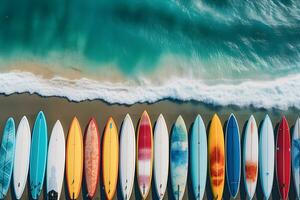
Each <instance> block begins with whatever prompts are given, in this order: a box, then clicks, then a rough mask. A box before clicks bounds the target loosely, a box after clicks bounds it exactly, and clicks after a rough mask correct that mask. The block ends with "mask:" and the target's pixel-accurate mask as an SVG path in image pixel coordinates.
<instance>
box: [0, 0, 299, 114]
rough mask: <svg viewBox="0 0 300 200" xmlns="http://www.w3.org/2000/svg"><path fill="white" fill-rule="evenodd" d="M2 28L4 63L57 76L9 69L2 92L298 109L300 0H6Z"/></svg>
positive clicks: (2, 76) (0, 9)
mask: <svg viewBox="0 0 300 200" xmlns="http://www.w3.org/2000/svg"><path fill="white" fill-rule="evenodd" d="M0 27H1V28H0V69H5V72H7V68H9V67H11V66H13V67H16V66H17V68H18V69H22V67H23V66H22V65H23V63H26V64H27V65H28V63H29V64H31V63H33V64H37V65H35V66H38V67H41V68H43V67H46V68H48V69H50V70H51V68H53V69H54V68H55V70H53V71H54V72H55V74H56V73H57V76H60V77H55V78H54V79H50V80H48V79H47V80H45V78H44V79H43V78H41V77H39V76H35V74H28V73H24V72H23V73H22V72H19V73H12V72H11V73H4V70H3V71H2V73H0V80H1V83H2V87H0V93H4V94H12V93H14V92H30V93H38V94H40V95H43V96H53V95H55V96H63V97H67V98H68V99H70V100H74V101H82V100H86V99H102V100H105V101H107V102H110V103H125V104H132V103H136V102H156V101H158V100H161V99H165V98H168V99H176V100H180V101H188V100H196V101H201V102H205V103H210V104H217V105H228V104H234V105H238V106H248V105H252V106H255V107H264V108H270V107H278V108H283V109H286V108H288V107H297V108H298V107H299V108H300V95H298V94H297V93H296V92H295V91H299V90H300V2H299V0H258V1H252V0H245V1H241V0H222V1H215V0H164V1H161V0H143V1H140V0H126V1H124V0H114V1H111V0H101V1H99V0H86V1H82V0H43V1H39V0H18V1H16V0H3V1H2V2H1V6H0ZM60 69H67V70H75V71H76V72H78V73H79V74H80V76H79V77H81V78H82V79H80V78H79V79H80V80H75V82H74V81H71V82H70V80H69V79H70V78H71V77H65V75H66V73H59V70H60ZM8 71H9V70H8ZM102 72H105V73H102ZM33 73H35V72H33ZM115 73H117V74H118V77H119V75H120V76H121V77H122V78H121V79H120V80H119V79H116V76H114V75H115ZM91 74H92V75H93V77H91V76H89V75H91ZM95 76H96V77H97V78H98V77H99V79H96V80H97V81H96V82H94V81H92V80H90V79H94V77H95ZM84 78H87V79H84ZM101 78H105V80H106V81H105V82H103V79H101ZM24 80H26V81H28V82H29V83H30V84H29V83H28V84H25V83H24ZM78 90H80V91H81V92H80V93H78ZM286 97H287V98H286Z"/></svg>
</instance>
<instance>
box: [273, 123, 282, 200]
mask: <svg viewBox="0 0 300 200" xmlns="http://www.w3.org/2000/svg"><path fill="white" fill-rule="evenodd" d="M279 124H280V121H279V122H277V123H276V124H275V127H274V138H275V168H274V180H273V188H272V193H271V196H272V199H281V197H280V193H279V186H278V181H277V174H276V143H277V133H278V128H279Z"/></svg>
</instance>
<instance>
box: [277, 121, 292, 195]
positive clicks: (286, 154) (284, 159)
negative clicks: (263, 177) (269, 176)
mask: <svg viewBox="0 0 300 200" xmlns="http://www.w3.org/2000/svg"><path fill="white" fill-rule="evenodd" d="M276 175H277V182H278V189H279V193H280V196H281V198H282V199H283V200H285V199H287V198H288V194H289V189H290V176H291V141H290V129H289V125H288V122H287V121H286V118H285V117H282V120H281V122H280V125H279V127H278V132H277V139H276Z"/></svg>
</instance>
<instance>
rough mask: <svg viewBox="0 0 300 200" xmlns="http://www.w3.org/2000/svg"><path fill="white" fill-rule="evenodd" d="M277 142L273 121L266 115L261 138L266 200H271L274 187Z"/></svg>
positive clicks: (260, 150) (262, 172)
mask: <svg viewBox="0 0 300 200" xmlns="http://www.w3.org/2000/svg"><path fill="white" fill-rule="evenodd" d="M274 162H275V140H274V130H273V126H272V122H271V119H270V117H269V116H268V115H266V117H265V119H264V121H263V124H262V126H261V130H260V138H259V174H260V182H261V186H262V190H263V193H264V196H265V199H269V197H270V195H271V191H272V187H273V178H274Z"/></svg>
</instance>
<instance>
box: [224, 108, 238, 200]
mask: <svg viewBox="0 0 300 200" xmlns="http://www.w3.org/2000/svg"><path fill="white" fill-rule="evenodd" d="M225 149H226V150H225V152H226V177H227V178H226V180H227V185H228V189H229V193H230V195H231V197H232V198H235V197H236V196H237V194H238V191H239V185H240V179H241V143H240V133H239V126H238V123H237V120H236V118H235V116H234V114H231V115H230V117H229V119H228V122H227V126H226V135H225Z"/></svg>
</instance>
